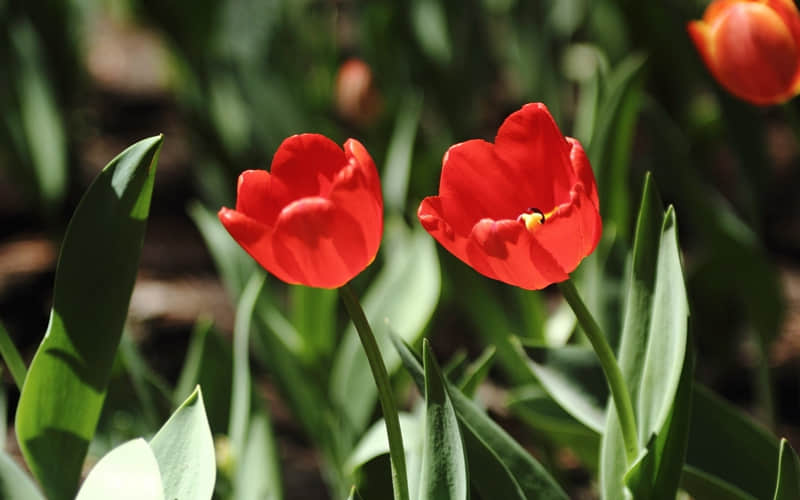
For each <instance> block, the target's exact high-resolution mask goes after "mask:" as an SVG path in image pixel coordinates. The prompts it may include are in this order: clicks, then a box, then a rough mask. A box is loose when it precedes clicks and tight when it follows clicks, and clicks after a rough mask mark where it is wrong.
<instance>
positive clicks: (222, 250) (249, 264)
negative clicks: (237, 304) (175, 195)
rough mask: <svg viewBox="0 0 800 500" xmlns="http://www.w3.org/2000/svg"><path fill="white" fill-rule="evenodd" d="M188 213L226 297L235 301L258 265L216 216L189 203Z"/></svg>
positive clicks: (198, 205)
mask: <svg viewBox="0 0 800 500" xmlns="http://www.w3.org/2000/svg"><path fill="white" fill-rule="evenodd" d="M188 212H189V216H191V218H192V220H193V221H194V223H195V225H196V226H197V229H198V230H199V231H200V234H201V235H202V236H203V239H204V240H205V242H206V246H207V247H208V250H209V251H210V252H211V256H212V257H213V259H214V264H215V265H216V267H217V271H219V274H220V277H221V278H222V282H223V283H224V284H225V288H226V289H227V291H228V294H229V295H230V297H232V298H233V299H234V300H236V299H237V298H238V297H239V294H240V293H242V290H244V287H245V285H247V280H249V279H250V276H252V275H253V272H255V270H256V269H257V268H258V265H257V264H256V262H255V260H253V259H252V258H251V257H250V256H249V255H247V252H245V251H244V250H243V249H242V247H240V246H239V244H238V243H236V240H234V239H233V238H231V235H229V234H228V231H226V230H225V227H224V226H223V225H222V223H221V222H220V221H219V219H218V218H217V214H215V213H214V212H212V211H211V210H209V209H207V208H205V207H204V206H203V205H201V204H200V203H199V202H194V203H192V204H190V205H189V208H188Z"/></svg>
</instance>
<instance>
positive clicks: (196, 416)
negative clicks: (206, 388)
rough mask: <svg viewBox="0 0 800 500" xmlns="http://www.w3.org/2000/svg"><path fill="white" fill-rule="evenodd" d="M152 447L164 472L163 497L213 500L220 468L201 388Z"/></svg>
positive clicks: (163, 430) (156, 437)
mask: <svg viewBox="0 0 800 500" xmlns="http://www.w3.org/2000/svg"><path fill="white" fill-rule="evenodd" d="M150 447H151V448H152V449H153V454H154V455H155V457H156V460H157V461H158V468H159V470H160V471H161V480H162V483H163V484H164V498H167V499H170V500H172V499H175V498H177V499H184V498H186V499H189V498H191V499H193V500H204V499H206V500H208V499H210V498H211V495H212V494H213V493H214V483H215V482H216V477H217V466H216V463H215V455H214V440H213V438H212V437H211V429H210V428H209V426H208V419H207V418H206V410H205V407H204V405H203V395H202V393H201V392H200V387H197V388H196V389H195V391H194V392H193V393H192V394H191V395H190V396H189V397H188V398H187V399H186V401H184V402H183V404H182V405H181V406H180V407H179V408H178V409H177V410H175V412H174V413H173V414H172V416H171V417H170V418H169V420H167V423H165V424H164V425H163V426H162V427H161V429H159V431H158V432H157V433H156V435H155V436H153V439H152V440H150Z"/></svg>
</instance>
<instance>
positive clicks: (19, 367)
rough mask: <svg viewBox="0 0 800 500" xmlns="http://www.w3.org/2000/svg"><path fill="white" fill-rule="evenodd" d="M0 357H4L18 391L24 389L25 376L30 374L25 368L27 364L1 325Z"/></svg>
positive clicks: (0, 324)
mask: <svg viewBox="0 0 800 500" xmlns="http://www.w3.org/2000/svg"><path fill="white" fill-rule="evenodd" d="M0 355H2V356H3V362H5V364H6V367H7V368H8V371H10V372H11V376H12V377H13V378H14V383H16V384H17V389H20V390H21V389H22V384H23V383H25V376H26V375H27V374H28V369H27V368H26V367H25V362H24V361H23V360H22V356H20V354H19V351H18V350H17V346H15V345H14V341H13V340H11V336H10V335H9V334H8V331H7V330H6V328H5V326H3V324H2V323H0Z"/></svg>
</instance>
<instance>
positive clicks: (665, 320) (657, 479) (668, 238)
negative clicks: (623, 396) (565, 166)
mask: <svg viewBox="0 0 800 500" xmlns="http://www.w3.org/2000/svg"><path fill="white" fill-rule="evenodd" d="M662 221H663V222H662ZM629 287H630V288H629V291H628V302H627V307H626V313H625V314H626V315H625V320H624V325H623V334H622V340H621V345H620V356H619V358H620V365H621V369H622V372H623V376H624V377H625V380H626V382H627V383H628V387H629V390H630V391H631V392H632V394H631V396H632V399H633V402H634V406H635V408H636V417H637V427H638V436H639V446H640V449H641V448H644V449H646V450H647V453H646V455H644V456H643V457H640V460H639V462H637V464H635V467H634V470H633V471H628V465H630V464H626V461H625V456H624V452H623V449H622V440H621V436H620V429H619V422H618V420H617V416H616V412H615V411H614V409H613V408H611V409H610V413H609V416H608V419H607V421H606V431H605V432H604V433H603V443H602V447H601V472H600V476H601V488H602V491H603V495H604V496H605V497H607V498H616V497H620V498H621V496H622V495H623V489H624V487H625V486H624V479H623V478H625V477H626V474H629V475H628V476H627V481H628V483H627V486H628V487H629V488H631V489H632V490H634V491H633V494H634V495H640V496H643V497H649V496H653V495H659V498H668V497H670V495H672V496H674V494H675V491H677V488H678V484H679V481H680V471H681V467H682V464H683V460H684V454H685V446H686V445H685V443H686V440H687V433H688V424H687V421H688V418H689V408H690V397H691V371H692V369H693V365H692V363H691V362H690V359H687V342H688V336H687V335H688V315H689V310H688V299H687V297H686V289H685V286H684V280H683V271H682V269H681V259H680V250H679V247H678V241H677V227H676V225H675V215H674V211H673V210H672V209H671V208H670V209H668V210H667V212H666V214H664V215H663V217H662V216H661V202H660V199H659V197H658V193H657V191H656V188H655V186H654V184H653V183H652V180H651V179H650V177H649V176H648V177H647V178H646V180H645V187H644V192H643V196H642V202H641V208H640V211H639V218H638V221H637V227H636V239H635V242H634V251H633V266H632V276H631V279H630V282H629ZM667 438H669V439H668V440H667Z"/></svg>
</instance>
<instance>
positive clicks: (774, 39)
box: [688, 0, 800, 106]
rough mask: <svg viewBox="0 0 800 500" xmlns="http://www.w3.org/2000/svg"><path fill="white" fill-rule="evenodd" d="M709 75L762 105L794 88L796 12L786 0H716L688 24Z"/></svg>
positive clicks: (799, 60)
mask: <svg viewBox="0 0 800 500" xmlns="http://www.w3.org/2000/svg"><path fill="white" fill-rule="evenodd" d="M688 30H689V35H690V36H691V38H692V41H694V44H695V45H696V46H697V50H698V51H699V52H700V55H701V56H702V57H703V60H704V62H705V64H706V66H708V68H709V70H710V71H711V73H712V74H713V75H714V78H716V79H717V81H718V82H719V83H720V84H721V85H722V86H723V87H725V88H726V89H728V91H730V92H731V93H732V94H734V95H736V96H737V97H739V98H741V99H744V100H746V101H749V102H751V103H753V104H757V105H761V106H765V105H770V104H778V103H781V102H784V101H786V100H788V99H790V98H792V97H794V96H795V95H797V94H798V93H800V14H798V11H797V7H796V6H795V4H794V2H793V1H792V0H716V1H714V2H712V3H711V5H709V6H708V8H707V9H706V11H705V14H704V15H703V19H702V20H701V21H692V22H690V23H689V25H688Z"/></svg>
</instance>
